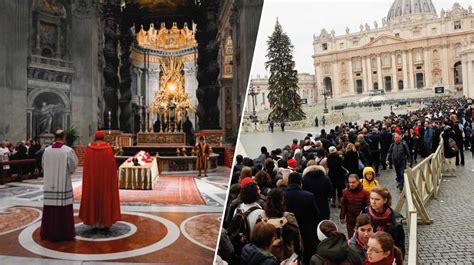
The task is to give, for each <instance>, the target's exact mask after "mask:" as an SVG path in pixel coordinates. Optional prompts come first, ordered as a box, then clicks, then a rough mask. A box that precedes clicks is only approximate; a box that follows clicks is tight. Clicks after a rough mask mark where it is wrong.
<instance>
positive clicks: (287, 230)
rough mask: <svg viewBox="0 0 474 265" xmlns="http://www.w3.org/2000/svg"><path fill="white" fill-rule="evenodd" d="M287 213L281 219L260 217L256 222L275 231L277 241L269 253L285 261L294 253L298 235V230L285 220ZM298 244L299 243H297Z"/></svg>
mask: <svg viewBox="0 0 474 265" xmlns="http://www.w3.org/2000/svg"><path fill="white" fill-rule="evenodd" d="M287 214H288V212H285V213H284V215H283V217H280V218H268V217H266V216H263V217H262V216H260V217H259V218H258V219H257V223H258V222H266V223H269V224H271V225H273V226H274V227H275V229H276V235H277V239H276V240H275V241H274V242H273V245H272V249H271V253H272V254H273V255H274V256H275V257H276V258H277V259H278V260H285V259H287V258H289V257H290V256H291V255H292V254H293V253H294V252H295V250H296V249H295V242H294V240H295V235H298V234H299V228H298V227H296V226H294V225H292V224H290V223H289V222H288V219H287V217H286V216H287ZM298 243H299V242H298Z"/></svg>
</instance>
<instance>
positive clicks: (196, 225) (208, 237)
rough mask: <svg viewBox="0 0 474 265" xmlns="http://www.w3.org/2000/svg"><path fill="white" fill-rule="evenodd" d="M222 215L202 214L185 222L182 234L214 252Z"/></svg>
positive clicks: (182, 226)
mask: <svg viewBox="0 0 474 265" xmlns="http://www.w3.org/2000/svg"><path fill="white" fill-rule="evenodd" d="M220 217H221V214H201V215H196V216H193V217H191V218H189V219H187V220H185V221H184V222H183V223H182V224H181V232H183V235H184V236H185V237H186V238H188V239H189V240H190V241H192V242H193V243H195V244H197V245H199V246H201V247H203V248H206V249H209V250H211V251H214V250H215V248H216V245H217V238H218V235H219V227H220V224H221V220H220Z"/></svg>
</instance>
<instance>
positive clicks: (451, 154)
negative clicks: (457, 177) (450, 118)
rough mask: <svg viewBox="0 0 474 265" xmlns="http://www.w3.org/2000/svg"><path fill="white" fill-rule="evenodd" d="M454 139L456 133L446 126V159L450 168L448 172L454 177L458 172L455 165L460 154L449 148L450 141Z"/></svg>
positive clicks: (444, 134) (444, 133) (444, 135)
mask: <svg viewBox="0 0 474 265" xmlns="http://www.w3.org/2000/svg"><path fill="white" fill-rule="evenodd" d="M454 138H455V133H454V131H453V130H452V129H451V127H450V126H446V127H445V129H444V132H443V142H444V143H443V145H444V146H443V148H444V158H445V159H446V165H447V166H448V168H447V171H448V172H449V173H450V174H451V175H453V176H454V174H455V172H456V165H455V163H456V155H457V153H458V152H459V151H457V152H456V151H455V150H453V149H452V148H451V147H450V146H449V139H453V140H454ZM454 141H455V140H454ZM458 148H459V146H458Z"/></svg>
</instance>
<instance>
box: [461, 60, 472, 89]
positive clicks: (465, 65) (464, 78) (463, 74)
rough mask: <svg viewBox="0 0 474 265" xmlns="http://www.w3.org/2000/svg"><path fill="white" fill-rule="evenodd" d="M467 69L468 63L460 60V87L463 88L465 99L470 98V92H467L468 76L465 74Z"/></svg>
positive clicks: (468, 85)
mask: <svg viewBox="0 0 474 265" xmlns="http://www.w3.org/2000/svg"><path fill="white" fill-rule="evenodd" d="M468 68H469V61H467V60H465V59H463V60H462V86H463V95H464V96H465V97H468V98H469V97H472V95H471V91H470V90H469V87H470V82H469V81H470V80H469V75H468V74H467V73H468V72H469V71H468Z"/></svg>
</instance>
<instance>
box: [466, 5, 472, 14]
mask: <svg viewBox="0 0 474 265" xmlns="http://www.w3.org/2000/svg"><path fill="white" fill-rule="evenodd" d="M467 10H468V11H469V14H472V6H471V5H469V7H468V8H467Z"/></svg>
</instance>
